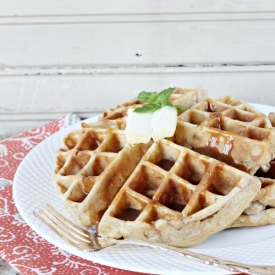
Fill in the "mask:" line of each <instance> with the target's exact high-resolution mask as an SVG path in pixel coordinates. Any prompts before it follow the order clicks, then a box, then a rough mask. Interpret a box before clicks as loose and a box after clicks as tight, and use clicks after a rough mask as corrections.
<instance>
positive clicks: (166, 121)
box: [151, 106, 178, 141]
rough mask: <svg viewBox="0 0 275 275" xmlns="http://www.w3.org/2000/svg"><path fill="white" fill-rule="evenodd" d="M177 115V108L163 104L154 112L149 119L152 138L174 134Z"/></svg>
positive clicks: (156, 138)
mask: <svg viewBox="0 0 275 275" xmlns="http://www.w3.org/2000/svg"><path fill="white" fill-rule="evenodd" d="M177 116H178V111H177V109H176V108H175V107H171V106H164V107H162V108H161V109H159V110H156V111H155V112H154V114H153V116H152V119H151V127H152V131H153V134H152V138H153V140H154V141H157V140H159V139H162V138H166V137H172V136H173V135H174V133H175V130H176V126H177Z"/></svg>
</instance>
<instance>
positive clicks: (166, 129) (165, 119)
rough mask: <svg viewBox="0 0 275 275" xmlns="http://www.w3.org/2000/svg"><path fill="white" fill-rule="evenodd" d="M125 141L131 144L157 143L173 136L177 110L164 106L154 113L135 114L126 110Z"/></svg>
mask: <svg viewBox="0 0 275 275" xmlns="http://www.w3.org/2000/svg"><path fill="white" fill-rule="evenodd" d="M127 114H128V118H127V125H126V128H125V134H126V139H127V141H128V142H129V143H131V144H136V143H147V142H149V141H150V139H151V138H153V140H154V141H157V140H159V139H162V138H166V137H171V136H173V135H174V133H175V130H176V126H177V115H178V112H177V109H176V108H175V107H171V106H164V107H162V108H161V109H159V110H157V111H155V112H149V113H136V112H134V109H129V110H128V113H127Z"/></svg>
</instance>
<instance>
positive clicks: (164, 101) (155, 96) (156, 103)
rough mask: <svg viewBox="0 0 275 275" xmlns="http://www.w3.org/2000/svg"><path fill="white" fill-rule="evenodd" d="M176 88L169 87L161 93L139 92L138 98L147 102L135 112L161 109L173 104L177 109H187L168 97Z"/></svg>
mask: <svg viewBox="0 0 275 275" xmlns="http://www.w3.org/2000/svg"><path fill="white" fill-rule="evenodd" d="M175 89H176V88H167V89H165V90H163V91H161V92H160V93H157V92H145V91H143V92H140V93H139V94H138V97H137V99H138V100H140V101H143V102H146V103H147V104H145V105H143V106H142V107H139V108H136V109H135V110H134V112H136V113H147V112H154V111H156V110H158V109H161V108H162V107H164V106H172V107H175V108H177V110H185V109H187V108H186V107H184V106H181V105H173V104H172V103H171V102H170V101H169V100H168V99H169V97H170V96H171V94H172V93H173V92H174V91H175Z"/></svg>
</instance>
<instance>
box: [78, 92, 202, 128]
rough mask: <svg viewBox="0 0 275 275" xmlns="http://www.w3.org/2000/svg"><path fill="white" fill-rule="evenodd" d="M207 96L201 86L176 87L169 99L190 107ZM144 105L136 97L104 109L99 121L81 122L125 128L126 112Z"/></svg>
mask: <svg viewBox="0 0 275 275" xmlns="http://www.w3.org/2000/svg"><path fill="white" fill-rule="evenodd" d="M206 97H207V91H206V90H205V89H203V88H188V89H183V88H176V89H175V91H174V92H173V94H172V95H171V97H170V99H169V100H170V101H171V102H172V103H173V104H174V105H182V106H185V107H188V108H189V107H191V106H193V105H195V104H197V103H198V102H200V101H201V100H203V99H205V98H206ZM143 105H144V102H141V101H139V100H137V99H136V98H135V99H133V100H131V101H129V102H125V103H123V104H122V105H118V106H116V107H115V108H112V109H109V110H106V111H104V112H103V113H102V114H101V115H100V117H99V121H98V122H96V123H82V127H83V128H89V127H93V128H107V129H108V128H112V129H125V127H126V122H127V112H128V110H129V109H130V108H134V109H135V108H138V107H141V106H143Z"/></svg>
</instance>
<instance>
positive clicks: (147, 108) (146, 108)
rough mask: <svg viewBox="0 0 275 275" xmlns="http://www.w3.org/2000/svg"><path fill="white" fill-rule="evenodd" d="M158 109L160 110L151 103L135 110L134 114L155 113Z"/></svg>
mask: <svg viewBox="0 0 275 275" xmlns="http://www.w3.org/2000/svg"><path fill="white" fill-rule="evenodd" d="M157 109H159V108H157V107H156V105H154V104H150V103H149V104H146V105H143V106H142V107H139V108H136V109H135V110H134V112H136V113H149V112H154V111H156V110H157Z"/></svg>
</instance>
